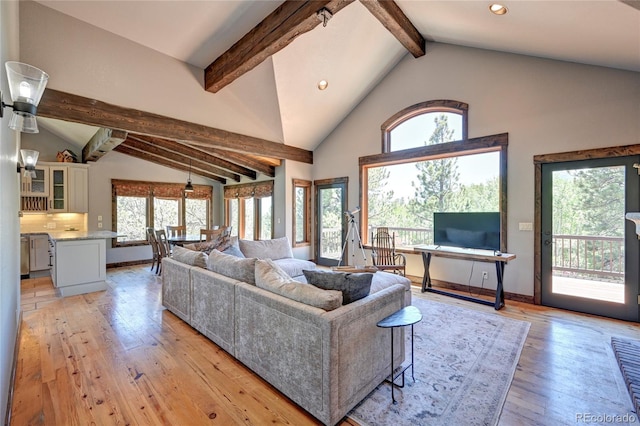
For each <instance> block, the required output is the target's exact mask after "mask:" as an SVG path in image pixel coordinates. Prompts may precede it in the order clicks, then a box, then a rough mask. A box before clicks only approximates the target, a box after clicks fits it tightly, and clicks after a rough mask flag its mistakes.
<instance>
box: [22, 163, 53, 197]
mask: <svg viewBox="0 0 640 426" xmlns="http://www.w3.org/2000/svg"><path fill="white" fill-rule="evenodd" d="M34 173H35V177H32V176H31V175H27V176H25V174H24V168H22V169H21V173H20V194H21V195H23V196H25V197H48V196H49V167H48V166H42V165H39V166H36V169H35V170H34Z"/></svg>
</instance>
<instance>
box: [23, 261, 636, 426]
mask: <svg viewBox="0 0 640 426" xmlns="http://www.w3.org/2000/svg"><path fill="white" fill-rule="evenodd" d="M108 277H109V289H108V290H107V291H104V292H96V293H91V294H87V295H82V296H73V297H67V298H64V299H60V298H57V297H56V295H55V291H54V290H53V289H52V286H51V280H50V279H48V278H39V279H30V280H23V281H22V302H21V305H22V309H23V322H22V333H21V338H20V342H19V352H18V364H17V372H16V383H15V389H14V397H13V401H12V422H11V424H12V425H29V424H34V425H37V424H46V425H65V426H66V425H89V424H96V425H111V424H114V425H115V424H118V425H127V424H129V425H136V424H139V425H156V424H158V425H204V424H212V425H233V424H245V425H264V424H289V425H313V424H317V422H316V421H315V420H314V419H313V418H312V417H311V416H309V415H308V414H306V413H305V412H304V411H303V410H301V409H300V408H298V407H297V406H296V405H295V404H293V403H292V402H291V401H290V400H288V399H287V398H286V397H284V396H283V395H282V394H280V393H279V392H278V391H276V390H275V389H274V388H273V387H271V386H270V385H269V384H267V383H266V382H264V381H263V380H261V379H260V378H258V377H257V376H256V375H254V374H253V373H252V372H251V371H249V370H248V369H247V368H245V367H244V366H243V365H242V364H240V363H238V362H237V361H235V360H234V359H233V358H232V357H231V356H230V355H228V354H227V353H226V352H224V351H223V350H221V349H220V348H218V347H217V346H216V345H214V344H213V343H211V342H210V341H208V340H207V339H206V338H204V337H203V336H202V335H200V334H199V333H198V332H196V331H195V330H193V329H192V328H191V327H189V326H188V325H186V324H185V323H184V322H182V321H181V320H179V319H177V318H176V317H175V316H174V315H173V314H171V313H170V312H168V311H166V310H164V309H163V308H162V306H161V300H160V299H161V297H160V287H161V280H160V278H159V277H157V276H156V275H154V274H153V273H150V272H149V266H144V265H143V266H139V267H128V268H117V269H110V270H108ZM414 297H426V298H428V299H431V300H437V301H440V302H443V303H449V304H455V305H461V306H465V307H468V308H470V309H477V310H481V311H485V312H490V313H493V314H495V315H504V316H507V317H511V318H516V319H520V320H525V321H529V322H531V329H530V332H529V335H528V338H527V340H526V343H525V347H524V349H523V351H522V355H521V357H520V362H519V365H518V369H517V371H516V374H515V377H514V380H513V383H512V385H511V389H510V390H509V394H508V396H507V401H506V403H505V406H504V409H503V412H502V416H501V418H500V425H565V424H566V425H575V424H576V423H578V424H579V423H581V422H580V421H577V420H578V417H577V416H579V415H581V413H590V414H591V415H624V414H626V413H629V412H630V411H631V410H632V406H631V402H630V399H629V396H628V393H627V392H626V389H625V387H624V383H623V381H622V377H621V375H620V372H619V370H618V367H617V364H616V362H615V358H614V356H613V352H612V350H611V345H610V339H611V336H614V335H615V336H626V337H630V338H640V326H639V325H638V324H637V323H626V322H622V321H616V320H610V319H604V318H598V317H593V316H588V315H581V314H575V313H571V312H566V311H561V310H557V309H550V308H544V307H539V306H533V305H529V304H525V303H516V302H510V301H507V306H506V307H505V308H504V309H502V310H501V311H499V312H496V311H494V310H493V309H492V308H491V307H487V306H483V305H478V304H474V303H470V302H465V301H461V300H457V299H453V298H449V297H446V296H440V295H436V294H432V293H428V294H421V293H420V291H419V289H418V288H415V289H414ZM425 320H426V321H428V318H425ZM436 331H437V330H434V332H436ZM582 423H584V422H582ZM636 423H638V421H637V420H636ZM349 424H351V423H349V422H347V421H343V422H342V423H341V425H343V426H344V425H349ZM425 424H428V423H425ZM394 426H400V425H394Z"/></svg>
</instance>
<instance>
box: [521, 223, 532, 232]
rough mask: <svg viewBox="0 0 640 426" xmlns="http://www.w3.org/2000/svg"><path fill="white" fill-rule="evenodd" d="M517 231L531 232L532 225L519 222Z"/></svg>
mask: <svg viewBox="0 0 640 426" xmlns="http://www.w3.org/2000/svg"><path fill="white" fill-rule="evenodd" d="M518 229H519V230H520V231H533V223H531V222H520V223H519V224H518Z"/></svg>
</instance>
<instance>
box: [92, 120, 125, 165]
mask: <svg viewBox="0 0 640 426" xmlns="http://www.w3.org/2000/svg"><path fill="white" fill-rule="evenodd" d="M126 138H127V132H124V131H122V130H113V129H106V128H104V127H101V128H100V129H98V131H97V132H96V133H95V134H94V135H93V136H92V137H91V139H89V142H87V144H86V145H85V146H84V148H82V162H83V163H86V162H87V161H98V160H99V159H100V158H102V156H103V155H105V154H106V153H107V152H109V151H111V150H112V149H113V148H115V147H116V146H118V145H120V144H121V143H122V142H124V140H125V139H126Z"/></svg>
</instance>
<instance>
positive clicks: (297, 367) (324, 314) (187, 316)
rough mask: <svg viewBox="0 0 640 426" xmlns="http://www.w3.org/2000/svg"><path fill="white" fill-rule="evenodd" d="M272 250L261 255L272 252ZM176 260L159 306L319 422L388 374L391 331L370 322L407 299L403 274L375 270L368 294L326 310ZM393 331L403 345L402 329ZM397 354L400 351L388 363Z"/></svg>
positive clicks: (167, 263)
mask: <svg viewBox="0 0 640 426" xmlns="http://www.w3.org/2000/svg"><path fill="white" fill-rule="evenodd" d="M285 240H286V239H285ZM270 241H274V240H270ZM268 244H269V243H267V245H268ZM287 244H288V241H287ZM250 245H252V244H251V243H250ZM252 246H253V248H255V247H257V246H256V245H252ZM289 247H290V246H289ZM242 248H243V244H242V242H241V244H240V249H241V250H242ZM244 248H245V250H244V252H246V253H247V254H252V255H255V254H257V253H256V252H254V251H252V250H251V249H247V247H244ZM267 248H269V247H267ZM271 248H272V247H271ZM271 248H269V250H267V252H266V253H263V254H262V255H263V256H262V257H263V258H269V254H270V253H271V254H273V253H276V252H274V250H272V249H271ZM289 252H290V249H289ZM275 257H278V256H277V255H276V256H275ZM220 258H222V257H221V255H220V254H219V253H217V252H216V259H220ZM211 259H213V253H212V256H210V258H209V259H208V265H209V267H210V268H211V269H216V268H215V267H213V266H212V262H211ZM225 259H226V258H225ZM284 259H285V260H283V261H280V262H279V264H282V265H286V264H288V265H289V266H287V267H285V268H293V269H289V271H296V270H300V269H299V268H300V267H301V266H302V263H299V264H298V265H297V266H296V265H295V264H296V263H297V262H296V261H295V260H293V256H291V257H290V258H288V257H285V258H284ZM287 259H288V260H287ZM181 260H182V261H178V260H176V259H172V258H165V259H163V265H162V281H163V291H162V297H163V305H164V306H165V307H166V308H167V309H169V310H170V311H171V312H173V313H174V314H175V315H177V316H178V317H179V318H181V319H182V320H184V321H185V322H187V323H188V324H190V325H191V326H192V327H193V328H195V329H196V330H198V331H199V332H201V333H202V334H203V335H204V336H206V337H207V338H209V339H211V340H212V341H213V342H214V343H216V344H217V345H218V346H220V347H221V348H223V349H224V350H225V351H227V352H228V353H229V354H231V355H232V356H234V357H235V358H236V359H238V360H239V361H240V362H242V363H243V364H244V365H246V366H247V367H248V368H250V369H251V370H253V371H254V372H255V373H256V374H258V375H259V376H260V377H262V378H263V379H265V380H266V381H267V382H269V383H270V384H272V385H273V386H274V387H276V388H277V389H278V390H280V391H281V392H282V393H283V394H285V395H286V396H288V397H289V398H290V399H291V400H292V401H294V402H295V403H296V404H298V405H299V406H300V407H302V408H303V409H305V410H307V411H308V412H309V413H310V414H312V415H313V416H314V417H316V418H317V419H318V420H320V421H321V422H322V423H324V424H326V425H334V424H336V423H337V422H339V421H340V420H341V419H342V418H343V417H344V416H345V415H346V414H347V413H348V412H349V411H350V410H351V409H352V408H353V407H354V406H355V405H356V404H357V403H358V402H360V401H361V400H362V399H364V398H365V397H366V396H367V395H368V394H369V393H370V392H371V391H372V390H373V389H374V388H375V387H376V386H377V385H379V384H380V383H381V382H382V381H383V380H384V378H385V377H386V376H387V375H388V372H389V368H390V363H391V359H390V358H391V356H390V342H389V330H387V329H381V328H378V327H377V326H376V324H377V322H378V321H380V320H381V319H383V318H385V317H386V316H388V315H391V314H392V313H394V312H395V311H397V310H399V309H401V308H402V307H404V306H405V305H407V304H410V303H411V299H410V297H411V296H410V294H411V293H410V292H409V291H408V288H409V281H408V280H407V279H406V278H404V277H397V276H392V274H388V273H381V272H377V273H376V274H374V280H373V281H374V282H372V286H371V293H370V294H369V295H368V296H366V297H364V298H363V299H360V300H357V301H355V302H353V303H350V304H347V305H342V306H340V307H338V308H337V309H334V310H330V311H325V310H323V309H320V308H317V307H314V306H311V305H308V304H305V303H301V302H298V301H296V300H292V299H290V298H288V297H283V296H281V295H278V294H275V293H273V292H271V291H268V290H265V289H264V288H260V287H257V286H256V285H255V284H254V282H251V281H252V278H253V277H250V276H249V277H248V278H247V279H246V280H245V281H241V280H238V279H235V278H233V277H230V276H228V275H224V274H222V273H219V272H214V271H212V270H209V269H206V268H203V267H202V264H201V260H199V261H194V262H187V263H184V259H181ZM216 262H217V260H216ZM242 262H244V263H248V264H250V262H251V259H245V260H243V261H242ZM276 262H278V261H277V260H276ZM300 262H307V261H304V260H302V261H300ZM198 264H200V266H193V265H198ZM292 265H293V266H292ZM243 267H244V266H243ZM307 267H315V265H314V264H312V263H311V264H309V263H307V264H305V268H307ZM296 268H298V269H296ZM283 269H284V268H283ZM220 270H221V269H220V268H218V271H220ZM230 274H231V275H234V276H235V277H236V278H237V277H238V275H237V274H236V273H235V270H233V271H231V272H230ZM378 274H383V275H379V276H378V277H377V279H376V275H378ZM396 277H397V278H396ZM298 278H300V275H298ZM301 279H304V275H302V277H301ZM404 280H406V281H404ZM296 285H297V284H296ZM305 285H308V284H305ZM407 295H408V299H407ZM395 336H396V337H395V339H396V340H394V344H396V345H397V347H399V348H404V345H403V344H401V343H402V342H403V339H404V333H396V335H395ZM403 359H404V351H402V352H401V353H399V354H398V356H397V358H396V359H395V361H394V365H399V362H401V361H402V360H403Z"/></svg>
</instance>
